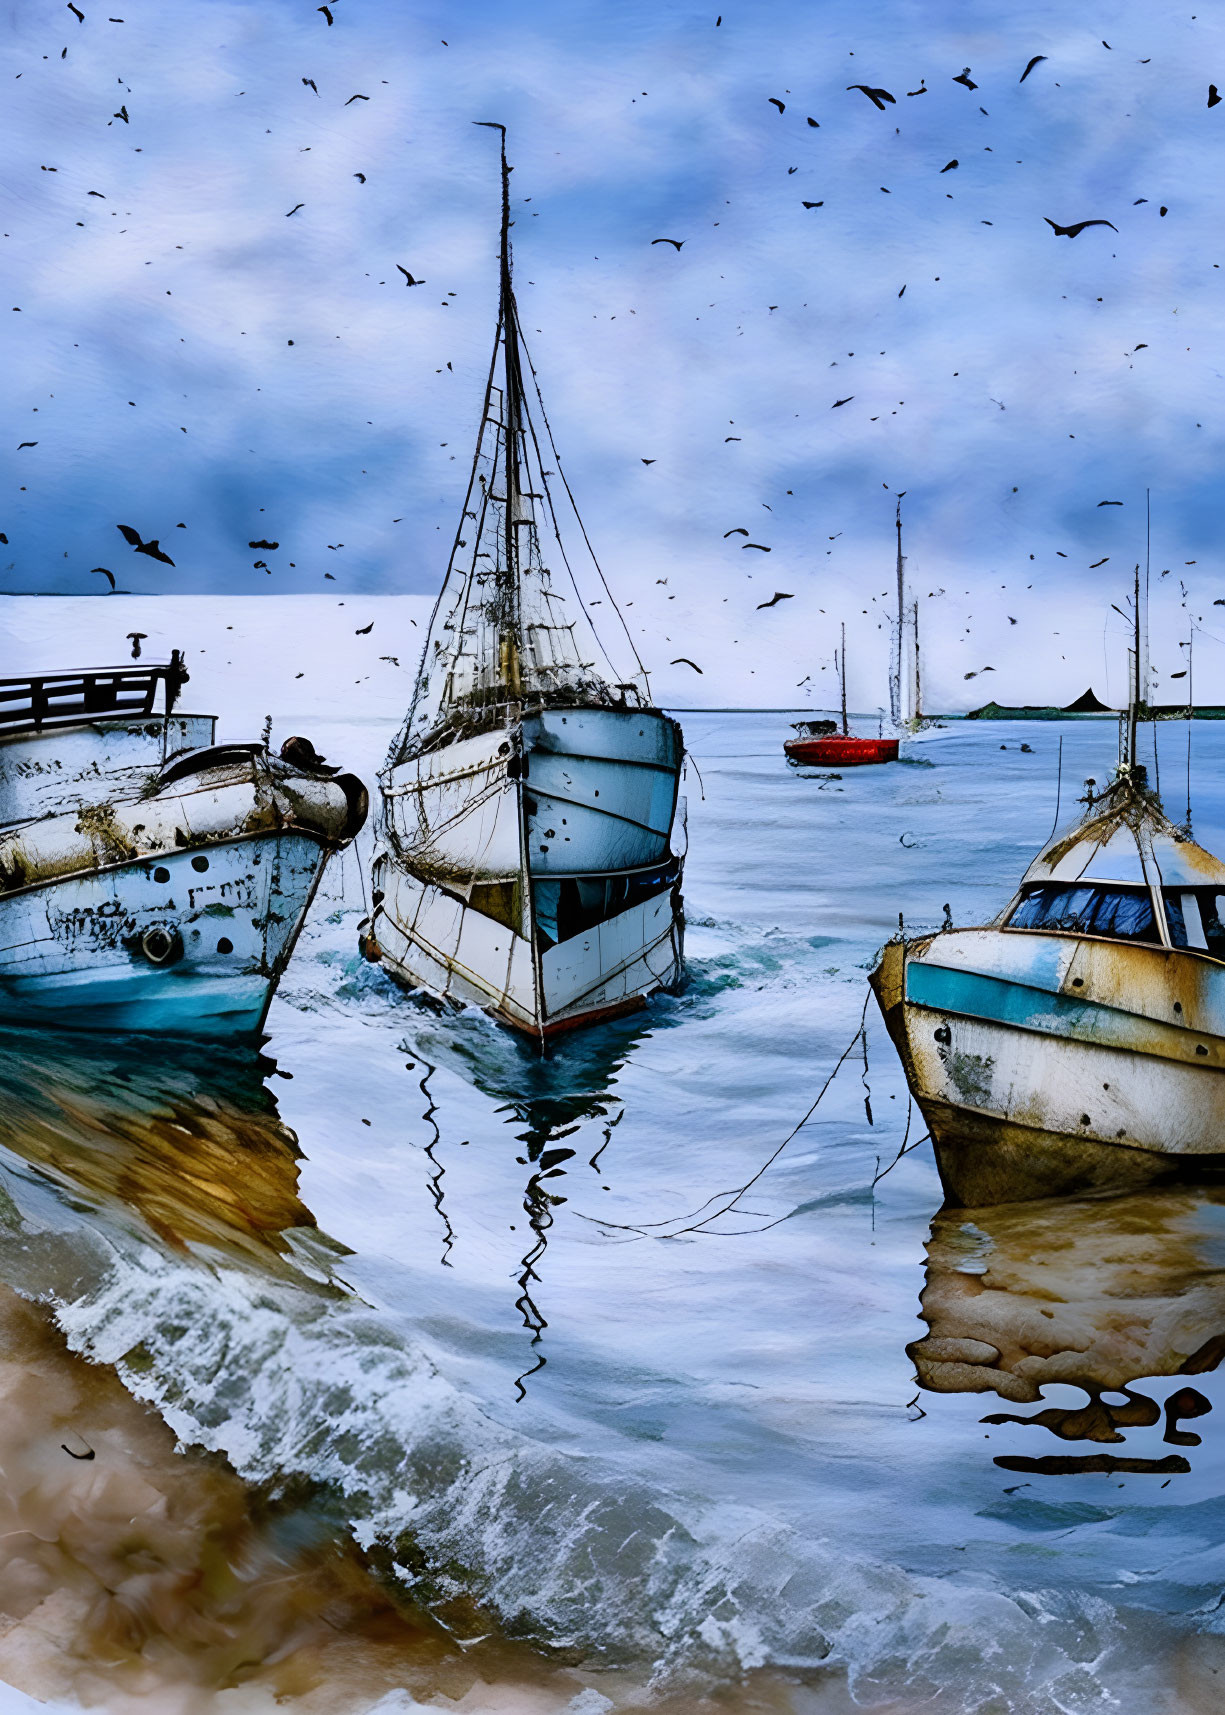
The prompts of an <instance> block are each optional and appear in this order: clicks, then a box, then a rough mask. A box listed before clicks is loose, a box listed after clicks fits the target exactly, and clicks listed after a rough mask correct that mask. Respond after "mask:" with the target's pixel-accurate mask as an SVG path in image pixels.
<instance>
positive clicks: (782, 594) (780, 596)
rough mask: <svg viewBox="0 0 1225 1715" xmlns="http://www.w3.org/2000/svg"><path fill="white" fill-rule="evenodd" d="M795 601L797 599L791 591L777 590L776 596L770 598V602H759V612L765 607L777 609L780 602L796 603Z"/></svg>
mask: <svg viewBox="0 0 1225 1715" xmlns="http://www.w3.org/2000/svg"><path fill="white" fill-rule="evenodd" d="M794 600H795V597H794V596H793V595H792V593H791V591H790V590H775V592H774V594H773V595H772V596H771V597H770V599H769V601H759V602H758V604H757V610H758V612H759V613H760V611H761V609H762V608H763V607H776V606H777V605H778V603H779V602H780V601H794Z"/></svg>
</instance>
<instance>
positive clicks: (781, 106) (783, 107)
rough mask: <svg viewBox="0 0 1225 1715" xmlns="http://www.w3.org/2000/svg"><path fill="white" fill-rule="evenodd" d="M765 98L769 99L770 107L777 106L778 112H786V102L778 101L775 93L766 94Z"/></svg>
mask: <svg viewBox="0 0 1225 1715" xmlns="http://www.w3.org/2000/svg"><path fill="white" fill-rule="evenodd" d="M766 99H767V100H768V101H769V103H770V105H771V107H777V108H778V110H779V112H780V113H786V111H787V104H786V102H783V101H780V100H779V99H778V97H777V95H771V96H767V98H766Z"/></svg>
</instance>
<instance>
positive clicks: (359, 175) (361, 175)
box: [353, 173, 366, 184]
mask: <svg viewBox="0 0 1225 1715" xmlns="http://www.w3.org/2000/svg"><path fill="white" fill-rule="evenodd" d="M353 177H354V178H355V179H360V180H361V182H362V183H363V184H365V182H366V175H365V173H354V175H353Z"/></svg>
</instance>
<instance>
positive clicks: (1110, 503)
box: [1098, 500, 1123, 506]
mask: <svg viewBox="0 0 1225 1715" xmlns="http://www.w3.org/2000/svg"><path fill="white" fill-rule="evenodd" d="M1122 504H1123V502H1122V501H1121V500H1099V501H1098V505H1099V506H1122Z"/></svg>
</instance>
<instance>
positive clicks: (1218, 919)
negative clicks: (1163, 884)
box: [1163, 887, 1225, 959]
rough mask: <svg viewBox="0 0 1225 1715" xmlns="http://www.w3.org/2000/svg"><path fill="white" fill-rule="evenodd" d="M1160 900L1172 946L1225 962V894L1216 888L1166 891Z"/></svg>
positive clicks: (1171, 889) (1166, 889)
mask: <svg viewBox="0 0 1225 1715" xmlns="http://www.w3.org/2000/svg"><path fill="white" fill-rule="evenodd" d="M1163 897H1164V899H1165V918H1166V922H1167V924H1168V925H1169V929H1170V941H1171V943H1172V945H1173V946H1175V947H1193V948H1196V949H1197V950H1198V951H1199V952H1201V953H1210V954H1211V955H1212V957H1213V958H1214V959H1225V892H1218V891H1217V889H1216V888H1215V887H1167V888H1165V889H1164V893H1163Z"/></svg>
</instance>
